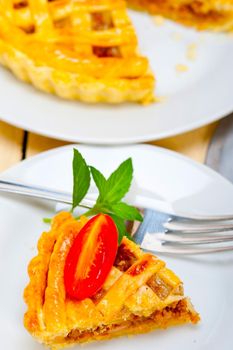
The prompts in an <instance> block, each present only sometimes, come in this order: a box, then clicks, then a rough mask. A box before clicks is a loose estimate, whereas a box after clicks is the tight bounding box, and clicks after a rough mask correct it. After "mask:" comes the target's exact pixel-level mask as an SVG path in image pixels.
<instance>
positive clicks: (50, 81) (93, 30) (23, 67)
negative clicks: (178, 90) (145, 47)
mask: <svg viewBox="0 0 233 350" xmlns="http://www.w3.org/2000/svg"><path fill="white" fill-rule="evenodd" d="M0 63H2V64H3V65H5V66H6V67H8V68H9V69H10V70H11V71H12V72H13V73H14V74H15V75H16V76H17V77H18V78H20V79H21V80H24V81H27V82H31V83H32V84H33V85H35V86H36V87H37V88H39V89H40V90H43V91H46V92H50V93H55V94H57V95H59V96H61V97H63V98H67V99H78V100H82V101H85V102H89V103H91V102H109V103H120V102H124V101H134V102H135V101H137V102H142V103H147V102H151V101H152V100H153V98H154V97H153V95H154V77H153V75H152V73H151V71H150V68H149V65H148V60H147V58H145V57H142V56H140V55H139V53H138V48H137V38H136V34H135V31H134V28H133V26H132V24H131V21H130V19H129V17H128V16H127V12H126V5H125V1H123V0H114V1H112V0H73V1H72V0H52V1H47V0H13V1H12V0H3V1H1V4H0Z"/></svg>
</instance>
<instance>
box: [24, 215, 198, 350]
mask: <svg viewBox="0 0 233 350" xmlns="http://www.w3.org/2000/svg"><path fill="white" fill-rule="evenodd" d="M86 223H87V219H86V218H85V217H82V218H81V219H80V220H79V221H77V220H75V219H74V218H73V217H72V216H71V214H69V213H60V214H58V215H57V216H56V217H55V218H54V220H53V223H52V228H51V230H50V231H49V232H45V233H43V234H42V236H41V238H40V240H39V243H38V255H37V256H36V257H35V258H34V259H33V260H32V261H31V262H30V264H29V268H28V271H29V277H30V282H29V284H28V286H27V287H26V289H25V293H24V298H25V302H26V304H27V306H28V310H27V312H26V314H25V318H24V324H25V327H26V328H27V329H28V331H29V332H30V333H31V334H32V335H33V336H34V337H35V338H37V340H39V341H40V342H43V343H44V344H45V345H47V346H49V347H51V348H53V349H56V348H61V347H65V346H68V345H72V344H76V343H84V342H90V341H94V340H104V339H110V338H112V337H117V336H121V335H128V334H137V333H144V332H148V331H151V330H153V329H157V328H167V327H169V326H174V325H180V324H185V323H190V322H191V323H197V322H198V321H199V315H198V313H197V312H196V311H195V310H194V308H193V306H192V304H191V302H190V301H189V299H188V298H186V297H185V296H184V293H183V285H182V281H181V280H180V279H179V278H178V277H177V276H176V275H175V274H174V273H173V272H172V271H171V270H169V269H167V268H166V265H165V263H164V262H163V261H162V260H160V259H159V258H157V257H156V256H153V255H151V254H148V253H144V252H142V250H141V249H140V247H139V246H138V245H136V244H135V243H134V242H132V241H130V240H128V239H127V238H125V237H124V238H123V240H122V243H121V244H120V246H119V248H118V251H117V255H116V258H115V263H114V265H113V266H112V268H111V270H110V273H109V274H108V277H107V279H106V280H105V282H104V284H103V285H102V288H101V289H100V290H99V291H98V292H97V293H96V294H94V295H93V296H91V297H89V298H85V299H83V300H75V299H72V298H70V297H69V296H68V295H67V293H66V287H65V283H64V269H65V264H66V259H67V256H68V254H69V251H70V250H71V247H72V245H73V242H74V240H75V238H77V236H78V235H81V233H80V230H81V228H82V227H83V226H84V225H85V224H86ZM89 243H90V242H89Z"/></svg>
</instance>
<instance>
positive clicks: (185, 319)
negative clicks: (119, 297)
mask: <svg viewBox="0 0 233 350" xmlns="http://www.w3.org/2000/svg"><path fill="white" fill-rule="evenodd" d="M199 320H200V317H199V315H198V314H197V313H196V311H195V310H194V309H193V307H192V304H191V303H190V301H189V299H188V298H185V299H182V300H180V301H179V302H176V303H173V304H172V305H169V307H167V308H166V309H164V310H162V311H156V312H154V313H153V314H152V315H151V316H150V317H134V319H132V320H128V321H125V322H123V323H121V324H112V325H107V326H105V325H102V326H101V327H98V328H96V329H94V330H89V331H83V332H80V331H79V330H72V331H70V332H69V334H68V335H66V336H64V337H57V338H52V339H51V343H50V342H49V341H48V339H47V343H46V345H48V346H50V347H51V348H52V349H54V350H56V349H61V348H64V347H70V346H74V345H77V344H83V343H90V342H93V341H99V340H109V339H112V338H116V337H120V336H126V335H128V336H130V335H136V334H143V333H148V332H151V331H153V330H156V329H167V328H168V327H171V326H178V325H182V324H185V323H193V324H196V323H198V321H199Z"/></svg>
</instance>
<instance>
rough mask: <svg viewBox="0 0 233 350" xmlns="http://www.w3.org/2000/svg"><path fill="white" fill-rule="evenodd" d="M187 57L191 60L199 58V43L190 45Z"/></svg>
mask: <svg viewBox="0 0 233 350" xmlns="http://www.w3.org/2000/svg"><path fill="white" fill-rule="evenodd" d="M186 57H187V59H188V60H190V61H195V60H196V58H197V44H195V43H193V44H190V45H188V47H187V51H186Z"/></svg>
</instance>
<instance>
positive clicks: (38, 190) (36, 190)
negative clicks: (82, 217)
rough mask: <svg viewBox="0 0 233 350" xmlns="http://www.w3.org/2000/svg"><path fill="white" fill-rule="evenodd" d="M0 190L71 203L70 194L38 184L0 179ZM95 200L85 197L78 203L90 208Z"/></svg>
mask: <svg viewBox="0 0 233 350" xmlns="http://www.w3.org/2000/svg"><path fill="white" fill-rule="evenodd" d="M0 191H1V192H5V193H15V194H19V195H23V196H27V197H32V198H40V199H47V200H51V201H55V202H60V203H66V204H72V195H71V193H67V192H64V191H55V190H52V189H49V188H44V187H43V188H42V187H40V186H34V185H33V186H32V185H26V184H23V183H16V182H12V181H5V180H0ZM94 203H95V201H94V200H92V199H90V198H87V199H85V200H83V201H82V202H81V203H80V205H79V206H80V207H82V208H86V209H90V208H91V207H93V205H94Z"/></svg>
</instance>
